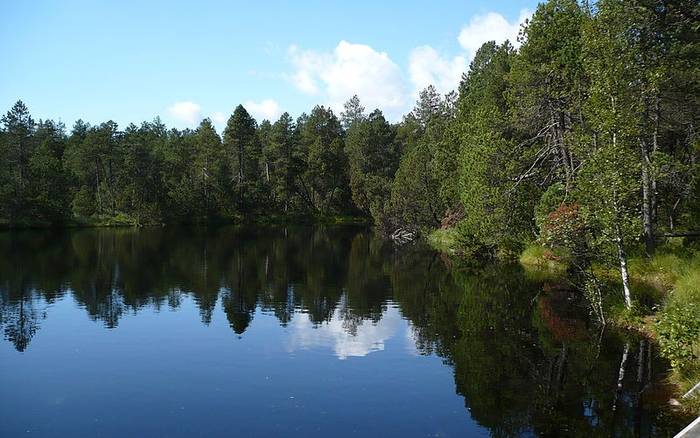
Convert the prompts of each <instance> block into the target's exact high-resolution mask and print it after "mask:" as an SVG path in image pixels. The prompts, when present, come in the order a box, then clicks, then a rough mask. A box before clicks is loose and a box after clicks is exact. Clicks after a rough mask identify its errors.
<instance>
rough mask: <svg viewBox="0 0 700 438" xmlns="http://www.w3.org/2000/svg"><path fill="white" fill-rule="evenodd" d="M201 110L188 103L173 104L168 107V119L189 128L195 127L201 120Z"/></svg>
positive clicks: (192, 103) (194, 104) (196, 105)
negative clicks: (170, 118)
mask: <svg viewBox="0 0 700 438" xmlns="http://www.w3.org/2000/svg"><path fill="white" fill-rule="evenodd" d="M201 110H202V108H201V107H200V106H199V105H198V104H196V103H194V102H190V101H182V102H175V103H174V104H172V105H170V106H169V107H168V114H169V115H170V117H172V118H173V119H175V120H176V121H178V122H181V123H184V124H185V125H187V126H189V127H193V126H195V125H197V124H198V123H199V122H200V120H201V118H200V117H201Z"/></svg>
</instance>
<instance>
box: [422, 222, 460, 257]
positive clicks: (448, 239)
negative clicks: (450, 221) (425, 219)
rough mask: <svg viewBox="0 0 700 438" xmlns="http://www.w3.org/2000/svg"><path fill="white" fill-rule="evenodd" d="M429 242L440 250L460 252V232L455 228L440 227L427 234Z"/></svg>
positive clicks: (450, 252) (453, 252)
mask: <svg viewBox="0 0 700 438" xmlns="http://www.w3.org/2000/svg"><path fill="white" fill-rule="evenodd" d="M427 241H428V244H429V245H430V246H431V247H433V248H435V249H436V250H438V251H440V252H446V253H449V254H456V253H458V252H459V246H460V243H459V232H458V231H457V229H455V228H438V229H437V230H433V231H432V232H431V233H430V234H428V236H427Z"/></svg>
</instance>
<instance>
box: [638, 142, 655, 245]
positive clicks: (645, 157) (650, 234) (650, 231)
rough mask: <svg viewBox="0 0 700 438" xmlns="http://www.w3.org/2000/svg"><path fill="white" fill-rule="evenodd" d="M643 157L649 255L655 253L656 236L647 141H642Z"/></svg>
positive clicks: (645, 237)
mask: <svg viewBox="0 0 700 438" xmlns="http://www.w3.org/2000/svg"><path fill="white" fill-rule="evenodd" d="M640 150H641V158H642V221H643V224H644V246H645V249H646V255H647V257H651V256H652V255H653V254H654V246H655V243H656V238H655V236H654V224H653V208H652V181H651V175H650V172H649V167H650V164H651V163H650V162H649V151H648V150H647V146H646V142H645V141H643V140H642V141H641V142H640Z"/></svg>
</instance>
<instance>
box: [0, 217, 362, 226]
mask: <svg viewBox="0 0 700 438" xmlns="http://www.w3.org/2000/svg"><path fill="white" fill-rule="evenodd" d="M370 223H371V221H370V219H369V218H367V217H362V216H343V215H260V216H251V217H247V218H243V217H231V218H216V219H209V220H198V221H190V222H160V221H153V220H148V221H143V220H139V219H137V218H134V217H130V216H127V215H123V214H117V215H114V216H100V217H78V218H73V219H71V220H67V221H64V222H60V223H49V222H41V221H23V222H15V223H8V222H0V230H21V229H32V228H37V229H42V228H94V227H149V226H165V225H291V224H323V225H367V224H370Z"/></svg>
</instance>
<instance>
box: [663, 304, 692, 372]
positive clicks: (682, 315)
mask: <svg viewBox="0 0 700 438" xmlns="http://www.w3.org/2000/svg"><path fill="white" fill-rule="evenodd" d="M656 329H657V333H658V335H659V345H660V347H661V354H662V355H663V356H665V357H666V358H668V359H669V360H670V361H671V365H672V366H673V367H674V368H678V369H679V370H681V372H682V371H683V370H685V369H687V368H689V367H691V366H693V365H694V364H695V361H697V360H698V356H697V352H696V351H694V347H695V345H696V344H697V343H698V341H699V340H700V305H698V304H696V303H688V304H686V305H684V306H672V307H670V308H668V309H666V310H665V311H664V312H663V313H662V315H661V317H660V318H659V321H658V323H657V327H656Z"/></svg>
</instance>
